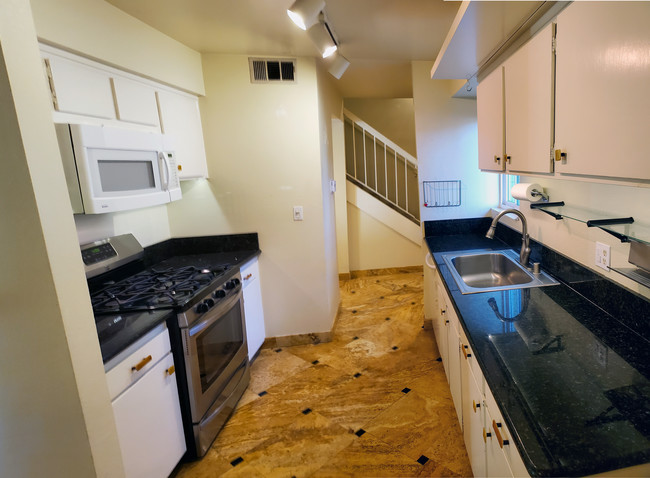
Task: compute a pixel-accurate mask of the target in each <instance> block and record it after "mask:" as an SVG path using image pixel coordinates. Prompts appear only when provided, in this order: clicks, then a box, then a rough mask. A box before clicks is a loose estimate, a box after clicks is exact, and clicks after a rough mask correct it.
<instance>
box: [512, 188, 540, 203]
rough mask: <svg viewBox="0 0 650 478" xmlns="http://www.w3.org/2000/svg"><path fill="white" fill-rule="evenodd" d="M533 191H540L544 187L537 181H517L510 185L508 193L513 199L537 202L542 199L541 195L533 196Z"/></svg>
mask: <svg viewBox="0 0 650 478" xmlns="http://www.w3.org/2000/svg"><path fill="white" fill-rule="evenodd" d="M533 191H537V192H542V191H544V189H543V188H542V187H541V186H540V185H539V184H537V183H519V184H515V185H514V186H512V189H510V194H511V195H512V197H513V198H515V199H520V200H524V201H530V202H537V201H540V200H541V199H542V196H541V195H536V196H533Z"/></svg>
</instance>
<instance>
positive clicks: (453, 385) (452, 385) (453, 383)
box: [447, 301, 463, 427]
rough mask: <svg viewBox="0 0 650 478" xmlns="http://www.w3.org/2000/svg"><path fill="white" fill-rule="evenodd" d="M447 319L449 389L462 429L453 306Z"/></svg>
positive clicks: (456, 331)
mask: <svg viewBox="0 0 650 478" xmlns="http://www.w3.org/2000/svg"><path fill="white" fill-rule="evenodd" d="M450 302H451V301H450ZM447 319H448V320H449V325H448V327H447V347H448V355H449V357H448V359H447V362H448V365H449V377H448V378H449V389H450V390H451V398H453V400H454V407H455V408H456V415H458V421H459V422H460V424H461V427H462V424H463V401H462V387H461V376H460V373H461V372H460V337H459V336H458V318H457V317H456V314H455V312H454V309H453V308H452V307H451V306H449V307H447Z"/></svg>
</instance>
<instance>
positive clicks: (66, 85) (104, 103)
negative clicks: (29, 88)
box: [45, 55, 115, 119]
mask: <svg viewBox="0 0 650 478" xmlns="http://www.w3.org/2000/svg"><path fill="white" fill-rule="evenodd" d="M45 65H46V68H47V69H48V75H49V78H48V79H49V83H50V89H51V91H52V103H53V105H54V109H55V110H56V111H60V112H62V113H72V114H78V115H84V116H92V117H95V118H105V119H115V103H114V101H113V93H112V91H111V81H110V78H109V76H108V75H107V74H106V72H104V71H101V70H97V69H95V68H92V67H90V66H88V65H85V64H83V63H79V62H77V61H74V60H70V59H68V58H63V57H60V56H56V55H48V56H47V57H46V58H45Z"/></svg>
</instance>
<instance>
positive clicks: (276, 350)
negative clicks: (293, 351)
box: [274, 349, 282, 353]
mask: <svg viewBox="0 0 650 478" xmlns="http://www.w3.org/2000/svg"><path fill="white" fill-rule="evenodd" d="M274 352H275V353H278V352H282V349H275V350H274Z"/></svg>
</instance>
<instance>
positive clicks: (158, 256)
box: [88, 233, 261, 364]
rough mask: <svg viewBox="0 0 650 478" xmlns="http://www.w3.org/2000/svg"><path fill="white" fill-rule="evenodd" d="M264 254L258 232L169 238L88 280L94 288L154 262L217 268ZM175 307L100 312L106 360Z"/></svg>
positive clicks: (98, 324) (98, 323)
mask: <svg viewBox="0 0 650 478" xmlns="http://www.w3.org/2000/svg"><path fill="white" fill-rule="evenodd" d="M260 254H261V251H260V249H259V245H258V239H257V234H256V233H251V234H233V235H222V236H204V237H184V238H174V239H169V240H166V241H163V242H160V243H157V244H154V245H151V246H148V247H146V248H145V250H144V258H143V259H142V260H138V261H135V262H133V263H130V264H129V265H127V266H123V267H121V268H119V269H116V270H115V271H112V272H111V273H108V274H104V275H101V276H98V277H95V278H93V279H90V280H89V281H88V286H89V288H90V290H91V291H93V290H98V289H102V288H103V287H105V283H106V281H110V280H112V281H118V280H120V279H121V278H124V277H128V276H130V275H133V274H136V273H138V272H140V271H142V270H144V269H146V268H148V267H151V266H161V265H162V267H183V266H194V267H197V268H208V269H217V268H220V267H224V266H227V267H229V268H233V267H240V266H242V265H243V264H245V263H246V262H248V261H249V260H251V259H252V258H254V257H257V256H259V255H260ZM175 314H176V312H174V311H173V310H172V309H167V310H154V311H147V312H128V313H119V314H101V315H96V317H95V325H96V327H97V334H98V337H99V343H100V349H101V354H102V359H103V361H104V363H105V364H106V363H107V362H108V361H109V360H111V359H112V358H113V357H115V356H116V355H117V354H119V353H120V352H121V351H122V350H124V349H125V348H126V347H128V346H129V345H131V344H132V343H134V342H135V341H136V340H138V339H139V338H140V337H142V336H144V335H145V334H147V333H148V332H149V331H150V330H152V329H154V328H155V327H156V326H158V325H159V324H161V323H162V322H164V321H166V320H167V319H168V318H170V317H172V316H173V315H175Z"/></svg>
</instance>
